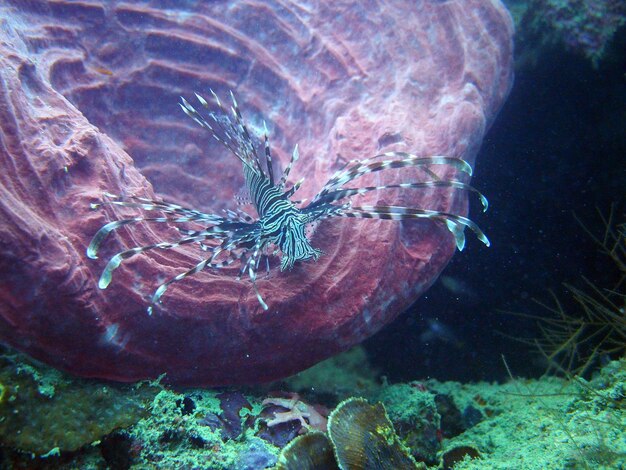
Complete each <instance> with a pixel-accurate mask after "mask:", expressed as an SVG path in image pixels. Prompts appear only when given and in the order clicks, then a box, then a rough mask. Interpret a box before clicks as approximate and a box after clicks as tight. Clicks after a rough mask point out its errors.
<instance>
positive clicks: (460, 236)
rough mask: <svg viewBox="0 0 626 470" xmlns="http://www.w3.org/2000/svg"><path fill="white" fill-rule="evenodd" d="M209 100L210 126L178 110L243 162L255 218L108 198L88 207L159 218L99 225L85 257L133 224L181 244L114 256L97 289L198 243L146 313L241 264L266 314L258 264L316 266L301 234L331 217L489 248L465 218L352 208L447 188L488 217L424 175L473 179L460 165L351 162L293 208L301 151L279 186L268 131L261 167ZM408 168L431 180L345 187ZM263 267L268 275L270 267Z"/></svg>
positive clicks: (248, 140)
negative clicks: (444, 169)
mask: <svg viewBox="0 0 626 470" xmlns="http://www.w3.org/2000/svg"><path fill="white" fill-rule="evenodd" d="M211 94H212V95H213V98H214V101H215V104H216V107H217V109H216V111H209V112H208V117H209V119H208V120H207V119H205V118H204V117H203V116H202V115H201V114H200V113H199V112H198V111H196V109H195V108H194V107H193V106H192V105H191V104H189V102H187V100H185V99H184V98H181V102H180V103H179V104H180V106H181V108H182V110H183V111H184V112H185V114H187V115H188V116H189V117H191V118H192V119H193V120H194V121H196V122H197V123H198V124H199V125H200V126H202V127H204V128H205V129H207V130H208V131H210V132H211V134H212V135H213V137H214V138H215V139H216V140H218V141H219V142H221V143H222V145H224V146H225V147H226V148H227V149H228V150H230V151H231V152H232V153H233V154H234V155H235V156H236V157H237V158H238V159H239V160H240V161H241V163H242V165H243V175H244V180H245V187H246V189H247V191H248V192H249V194H250V199H251V202H252V204H253V206H254V208H255V209H256V212H257V215H258V217H257V218H254V217H252V216H250V215H249V214H247V213H245V212H243V211H242V210H239V209H238V210H237V211H231V210H226V211H224V215H217V214H207V213H204V212H200V211H197V210H194V209H189V208H185V207H182V206H179V205H177V204H172V203H167V202H162V201H153V200H149V199H145V198H141V197H130V198H122V197H119V196H115V195H112V194H106V195H105V196H106V198H105V200H103V201H101V202H100V203H97V204H92V207H93V208H94V209H95V208H99V207H101V206H103V205H118V206H124V207H133V208H137V209H141V210H143V211H146V212H148V213H151V214H152V213H158V216H151V217H148V216H140V217H135V218H130V219H123V220H118V221H113V222H110V223H108V224H106V225H104V226H103V227H102V228H101V229H100V230H99V231H98V232H97V233H96V235H95V236H94V238H93V240H92V241H91V243H90V244H89V247H88V248H87V256H88V257H90V258H92V259H95V258H97V253H98V250H99V248H100V245H101V244H102V242H103V241H104V239H105V238H106V237H107V236H108V234H109V233H111V232H112V231H114V230H116V229H118V228H119V227H122V226H126V225H131V224H135V223H143V222H155V223H169V224H175V226H176V227H177V229H178V230H179V232H180V233H181V237H180V238H179V239H177V240H175V241H172V242H160V243H155V244H152V245H144V246H137V247H134V248H131V249H128V250H125V251H122V252H120V253H118V254H116V255H115V256H113V257H112V258H111V259H110V260H109V262H108V264H107V265H106V267H105V269H104V271H103V272H102V275H101V276H100V280H99V283H98V286H99V287H100V288H101V289H105V288H106V287H107V286H108V285H109V283H110V282H111V279H112V274H113V271H114V270H115V269H117V268H118V267H119V265H120V264H121V263H122V261H124V260H126V259H128V258H130V257H132V256H135V255H137V254H139V253H143V252H145V251H148V250H152V249H162V250H168V249H172V248H176V247H179V246H182V245H186V244H191V243H198V244H199V245H200V247H201V248H202V249H203V250H205V251H207V256H206V257H205V258H204V259H203V260H202V261H201V262H199V263H198V264H196V265H195V266H194V267H192V268H191V269H189V270H187V271H185V272H182V273H180V274H178V275H177V276H175V277H174V278H172V279H170V280H168V281H167V282H165V283H163V284H162V285H161V286H159V287H158V288H157V290H156V291H155V292H154V294H153V296H152V298H151V305H150V306H149V307H148V313H149V314H151V313H152V312H153V307H154V306H155V305H156V304H158V303H160V299H161V297H162V296H163V294H164V293H165V291H166V290H167V288H168V287H169V286H170V285H171V284H172V283H174V282H177V281H181V280H183V279H184V278H186V277H187V276H190V275H193V274H195V273H197V272H199V271H202V270H204V269H207V268H213V269H219V268H222V267H224V266H228V265H230V264H232V263H233V262H235V261H238V260H240V262H241V269H240V271H239V276H238V278H241V277H242V276H244V275H245V274H246V273H247V274H248V277H249V278H250V281H251V282H252V286H253V288H254V291H255V294H256V297H257V299H258V301H259V303H260V304H261V306H262V307H263V309H265V310H267V309H268V306H267V304H266V303H265V301H264V300H263V297H262V296H261V294H260V293H259V291H258V289H257V286H256V277H257V271H258V269H259V265H260V261H261V258H262V257H263V256H266V257H267V256H269V255H270V254H271V251H270V253H269V254H268V251H269V250H270V249H271V248H273V249H274V250H273V253H278V254H280V256H281V271H284V270H286V269H290V268H291V267H292V266H293V265H294V263H295V262H297V261H307V260H310V259H313V260H317V259H318V258H319V257H320V256H321V255H322V252H321V251H320V250H318V249H316V248H314V247H313V246H312V245H311V243H310V240H309V239H308V238H307V236H306V227H307V226H309V225H310V224H312V223H314V222H316V221H318V220H321V219H325V218H329V217H360V218H373V219H391V220H409V219H419V218H426V219H431V220H436V221H439V222H443V223H444V224H445V225H446V226H447V228H448V229H449V230H450V232H452V234H453V235H454V237H455V240H456V245H457V247H458V249H459V250H462V249H463V247H464V245H465V237H464V228H465V227H469V228H470V229H471V230H472V231H473V232H474V233H475V234H476V235H477V237H478V238H479V239H480V240H481V241H482V242H483V243H484V244H485V245H487V246H489V240H488V239H487V237H486V236H485V235H484V234H483V232H482V231H481V230H480V228H478V226H476V224H474V223H473V222H472V221H471V220H469V219H467V218H465V217H462V216H459V215H455V214H451V213H446V212H439V211H434V210H427V209H418V208H410V207H402V206H360V207H357V206H353V205H352V202H351V199H350V198H351V197H353V196H356V195H361V194H365V193H367V192H371V191H380V190H385V189H390V188H404V189H422V188H432V187H447V188H454V189H460V190H465V191H471V192H474V193H476V194H477V195H478V197H479V198H480V201H481V202H482V204H483V210H487V200H486V198H485V197H484V196H483V195H482V194H480V193H479V192H478V191H477V190H476V189H474V188H473V187H471V186H469V185H467V184H465V183H462V182H460V181H456V180H442V179H440V178H438V177H437V175H436V174H435V173H434V172H432V171H431V170H430V169H429V168H428V167H429V166H430V165H448V166H452V167H454V168H455V169H457V170H459V171H461V172H465V173H468V174H469V175H471V173H472V169H471V167H470V165H469V164H468V163H467V162H465V161H464V160H462V159H460V158H454V157H444V156H433V157H418V156H415V155H411V154H408V153H404V152H386V153H383V154H380V155H376V156H374V157H371V158H368V159H366V160H361V161H359V160H353V161H350V162H348V163H347V164H346V165H345V166H344V168H343V169H341V170H339V171H337V172H336V173H335V174H334V175H333V176H332V177H331V178H330V179H329V180H328V181H327V183H326V184H325V185H324V187H323V188H322V189H321V190H320V192H319V193H317V195H316V196H315V197H314V198H313V199H312V200H311V202H310V203H308V204H307V205H305V206H304V207H298V203H297V202H294V201H292V200H291V197H292V196H293V195H294V193H295V192H296V191H297V190H298V188H299V187H300V185H301V184H302V181H303V180H300V181H298V182H297V183H295V184H293V185H292V186H291V187H290V188H289V189H286V186H287V179H288V177H289V173H290V171H291V168H292V166H293V164H294V163H295V162H296V161H297V160H298V157H299V153H298V146H297V145H296V146H295V148H294V150H293V153H292V156H291V161H290V162H289V165H288V166H287V167H286V168H285V170H284V171H283V173H282V176H281V178H280V180H279V181H278V182H277V181H275V179H274V169H273V162H272V155H271V151H270V145H269V139H268V133H267V128H265V132H264V136H263V141H264V142H263V144H262V146H263V149H264V153H263V154H264V160H263V159H262V158H260V156H259V153H260V152H258V151H257V147H261V145H257V144H256V143H255V141H254V140H253V137H252V136H251V134H250V132H249V131H248V128H247V126H246V124H245V122H244V120H243V118H242V115H241V112H240V110H239V107H238V105H237V101H236V100H235V97H234V95H233V94H232V92H231V99H232V106H231V114H232V119H231V117H229V114H228V113H227V111H226V110H225V109H224V108H223V106H222V104H221V102H220V100H219V98H218V97H217V95H216V94H215V93H214V92H213V91H212V90H211ZM196 97H197V99H198V101H199V102H200V104H201V105H202V106H203V107H205V108H207V109H210V106H209V103H208V102H207V101H206V100H205V99H204V98H202V97H201V96H200V95H198V94H196ZM381 158H383V159H384V160H381ZM407 167H419V168H422V170H423V171H424V172H425V174H427V175H428V176H429V178H430V180H429V181H423V182H414V183H399V184H389V185H384V186H367V187H361V188H358V187H357V188H349V187H346V185H347V184H348V183H349V182H351V181H352V180H354V179H357V178H359V177H361V176H363V175H365V174H367V173H372V172H378V171H385V170H389V169H398V168H407ZM188 223H193V224H200V225H201V226H202V228H201V229H198V230H191V229H188V228H185V227H186V224H188ZM266 261H267V258H266ZM267 266H268V270H269V262H268V263H267Z"/></svg>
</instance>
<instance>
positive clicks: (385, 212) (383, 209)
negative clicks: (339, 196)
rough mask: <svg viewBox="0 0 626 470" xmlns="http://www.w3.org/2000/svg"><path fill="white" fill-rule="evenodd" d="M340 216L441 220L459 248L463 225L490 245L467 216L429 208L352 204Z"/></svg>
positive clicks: (460, 248) (463, 242)
mask: <svg viewBox="0 0 626 470" xmlns="http://www.w3.org/2000/svg"><path fill="white" fill-rule="evenodd" d="M337 216H339V217H356V218H364V219H387V220H411V219H433V220H440V221H442V222H444V223H445V224H446V227H447V228H448V230H450V232H452V234H453V235H454V237H455V240H456V245H457V248H458V249H459V250H462V249H463V247H464V246H465V236H464V235H463V230H462V227H469V228H470V229H471V230H472V231H473V232H474V233H475V234H476V237H477V238H478V239H479V240H480V241H481V242H483V243H484V244H485V245H486V246H490V244H491V243H490V242H489V239H488V238H487V236H486V235H485V234H484V233H483V231H482V230H481V229H480V228H479V227H478V225H476V224H475V223H474V222H472V221H471V220H470V219H468V218H466V217H462V216H460V215H456V214H450V213H448V212H439V211H433V210H427V209H413V208H410V207H401V206H360V207H357V206H352V207H349V208H348V209H345V210H344V211H343V212H341V213H339V214H337Z"/></svg>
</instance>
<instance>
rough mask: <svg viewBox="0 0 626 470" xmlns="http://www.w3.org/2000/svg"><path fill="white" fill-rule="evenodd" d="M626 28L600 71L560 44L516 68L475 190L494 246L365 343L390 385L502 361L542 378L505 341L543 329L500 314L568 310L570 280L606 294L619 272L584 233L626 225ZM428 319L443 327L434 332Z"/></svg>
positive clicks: (532, 362)
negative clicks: (555, 300) (558, 303)
mask: <svg viewBox="0 0 626 470" xmlns="http://www.w3.org/2000/svg"><path fill="white" fill-rule="evenodd" d="M625 65H626V29H625V28H622V29H621V31H619V32H618V33H617V34H616V36H615V37H614V40H613V43H612V45H611V53H610V54H608V55H607V59H606V60H605V61H603V62H602V63H600V64H599V66H598V67H597V68H594V67H592V65H591V63H590V62H589V61H588V60H587V59H585V58H584V57H581V56H578V55H576V54H573V53H571V52H568V51H566V50H564V49H563V48H561V47H558V46H553V47H552V48H550V49H549V50H546V51H543V52H542V53H541V55H540V57H539V60H538V61H537V62H536V64H534V65H532V66H528V65H527V66H525V67H524V68H521V69H520V70H516V76H515V83H514V85H513V89H512V91H511V94H510V96H509V99H508V100H507V102H506V103H505V105H504V107H503V109H502V110H501V112H500V114H499V116H498V117H497V119H496V121H495V123H494V125H493V126H492V128H491V129H490V130H489V132H488V134H487V136H486V138H485V139H484V142H483V146H482V149H481V151H480V153H479V155H478V157H477V163H476V168H475V173H474V174H475V176H474V179H473V181H472V184H473V185H474V186H476V187H477V188H478V189H479V190H480V191H482V192H483V193H484V194H485V195H486V196H487V198H488V199H489V202H490V209H489V211H488V212H487V213H485V214H482V213H481V212H480V207H479V204H478V203H476V204H475V205H473V206H472V209H471V217H472V219H473V220H474V221H475V222H477V223H478V225H479V226H481V228H483V229H484V231H485V233H486V234H487V235H488V237H489V238H490V240H491V243H492V246H491V248H486V247H484V246H483V245H482V244H481V243H480V242H479V241H478V240H476V239H475V238H474V237H472V236H468V237H467V240H468V243H467V246H466V248H465V250H464V251H463V252H462V253H458V252H457V253H456V254H455V256H454V258H453V260H452V261H451V263H450V264H449V265H448V267H447V268H446V269H445V271H444V272H443V274H442V276H447V277H448V280H452V281H453V284H454V285H455V286H457V288H456V292H453V291H451V290H450V289H448V288H446V287H445V286H444V285H443V283H442V282H441V278H440V280H439V281H437V283H436V284H435V285H434V286H433V287H432V288H431V289H430V290H429V291H428V292H427V293H426V294H425V295H424V296H423V297H422V298H420V299H419V300H418V301H417V302H416V303H415V304H414V305H413V306H412V307H411V308H410V309H409V310H408V311H407V312H405V313H404V314H403V315H402V316H400V317H399V318H398V319H397V320H396V321H395V322H393V323H392V324H391V325H389V326H387V327H386V328H385V329H384V330H382V331H381V332H380V333H379V334H377V335H375V336H374V337H373V338H371V339H370V340H368V341H367V342H366V344H365V346H366V349H367V351H368V354H369V356H370V359H371V361H372V363H373V364H375V365H376V366H378V367H379V368H380V370H381V373H382V374H383V375H386V376H387V377H388V378H389V380H390V381H392V382H395V381H400V380H404V381H406V380H415V379H423V378H427V377H434V378H437V379H440V380H463V381H468V380H502V379H505V378H506V369H505V367H504V364H503V361H502V358H501V355H505V356H506V360H507V363H508V364H509V366H510V367H511V369H512V371H513V373H514V374H516V375H522V376H538V375H540V374H541V373H543V372H544V371H545V370H546V362H545V361H544V360H542V358H541V356H540V355H539V354H537V353H536V351H535V350H534V349H533V348H532V347H530V346H527V345H525V344H522V343H520V342H516V341H512V340H510V339H508V338H506V337H505V336H504V335H502V334H501V333H505V334H508V335H512V336H516V337H527V338H534V337H538V336H539V335H540V333H539V332H538V330H537V328H536V322H535V321H532V320H528V319H523V318H520V317H518V316H515V315H510V314H505V313H502V311H512V312H518V313H529V314H534V315H548V312H547V311H546V310H545V309H544V308H542V307H540V306H539V305H537V304H536V302H534V300H533V299H537V300H540V301H543V302H546V303H550V301H551V300H550V299H551V297H550V291H553V292H554V293H555V294H557V296H558V297H559V299H561V300H562V301H563V304H564V307H565V308H570V309H573V308H575V305H573V304H572V302H571V299H570V297H569V296H568V294H567V292H566V290H565V289H564V287H563V283H564V282H568V283H570V284H573V285H578V286H582V282H583V281H582V276H586V277H587V278H588V279H590V280H592V281H593V282H595V283H597V284H598V285H600V286H602V285H607V286H608V285H610V283H611V281H612V278H614V277H615V275H616V272H615V269H614V268H613V266H612V265H611V263H610V261H609V260H608V259H607V257H606V256H604V255H602V254H601V253H600V251H599V250H598V246H597V245H595V244H594V242H593V241H592V240H591V239H590V238H589V236H588V235H587V234H585V233H584V231H583V230H582V228H581V226H580V224H579V223H578V222H577V221H576V218H575V216H576V217H578V218H579V219H580V220H581V221H583V222H584V224H585V225H586V226H587V227H589V228H590V229H592V230H594V231H596V232H597V233H598V234H601V233H602V232H603V229H604V227H603V224H602V222H601V219H600V218H599V216H598V211H601V212H602V213H603V214H605V215H606V214H608V213H609V211H610V209H611V205H612V204H613V205H614V210H615V215H616V216H618V220H620V221H621V222H626V217H625V216H624V214H625V210H624V209H625V202H626V74H625V72H626V67H625ZM433 320H435V321H437V323H436V325H437V326H442V327H443V328H444V333H442V334H440V335H434V336H433V335H430V337H428V335H427V334H425V332H428V331H430V330H432V325H433Z"/></svg>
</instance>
